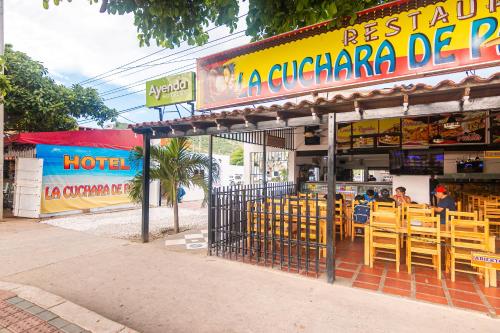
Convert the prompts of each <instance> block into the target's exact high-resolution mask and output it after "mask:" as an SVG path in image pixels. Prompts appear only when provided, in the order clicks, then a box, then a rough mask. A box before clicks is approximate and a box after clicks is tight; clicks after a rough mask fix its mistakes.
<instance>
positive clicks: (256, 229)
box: [208, 183, 327, 276]
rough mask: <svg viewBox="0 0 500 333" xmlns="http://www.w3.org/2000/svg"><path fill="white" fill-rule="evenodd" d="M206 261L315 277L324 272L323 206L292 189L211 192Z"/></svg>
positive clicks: (283, 185) (317, 199)
mask: <svg viewBox="0 0 500 333" xmlns="http://www.w3.org/2000/svg"><path fill="white" fill-rule="evenodd" d="M211 199H212V200H211V202H212V204H211V209H210V213H211V214H212V216H211V218H210V219H209V221H210V223H209V232H210V233H211V237H209V239H211V244H208V246H209V253H210V254H211V255H217V256H223V257H226V258H229V259H233V260H240V261H245V262H252V263H257V264H263V265H266V266H267V265H269V266H272V267H279V268H281V269H285V270H289V271H294V272H299V273H305V274H309V273H312V274H315V275H316V276H318V275H319V274H320V273H321V272H322V271H324V269H325V257H326V223H327V207H326V200H325V199H324V198H322V197H319V196H318V195H314V196H313V195H309V196H306V195H301V194H298V193H297V189H296V185H295V184H293V183H269V184H268V185H267V186H263V185H244V186H231V187H221V188H215V189H214V190H213V193H212V198H211Z"/></svg>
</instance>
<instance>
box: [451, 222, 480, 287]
mask: <svg viewBox="0 0 500 333" xmlns="http://www.w3.org/2000/svg"><path fill="white" fill-rule="evenodd" d="M471 226H473V227H474V228H473V229H474V230H472V231H471V229H470V227H471ZM472 252H489V223H488V221H487V220H484V221H463V220H456V219H454V218H453V217H452V218H451V247H450V248H449V249H448V251H447V253H446V272H447V273H448V272H451V281H453V282H455V274H456V272H462V273H468V274H475V275H479V276H484V277H485V285H486V286H488V285H489V274H484V272H479V271H476V270H474V269H473V268H472V267H471V269H468V270H465V269H462V268H460V269H459V268H457V264H459V265H460V266H469V267H470V263H471V257H472Z"/></svg>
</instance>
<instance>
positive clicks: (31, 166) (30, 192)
mask: <svg viewBox="0 0 500 333" xmlns="http://www.w3.org/2000/svg"><path fill="white" fill-rule="evenodd" d="M42 170H43V160H42V159H37V158H22V157H18V158H16V171H15V178H14V179H15V181H14V200H13V208H12V213H13V215H14V216H19V217H30V218H38V217H40V203H41V195H42Z"/></svg>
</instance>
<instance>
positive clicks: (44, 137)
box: [5, 130, 142, 150]
mask: <svg viewBox="0 0 500 333" xmlns="http://www.w3.org/2000/svg"><path fill="white" fill-rule="evenodd" d="M12 143H18V144H32V145H37V144H45V145H58V146H84V147H97V148H111V149H124V150H130V149H132V148H133V147H135V146H142V137H141V136H139V135H135V134H134V133H133V132H132V131H129V130H89V131H61V132H33V133H20V134H15V135H12V136H10V137H8V138H5V145H9V144H12Z"/></svg>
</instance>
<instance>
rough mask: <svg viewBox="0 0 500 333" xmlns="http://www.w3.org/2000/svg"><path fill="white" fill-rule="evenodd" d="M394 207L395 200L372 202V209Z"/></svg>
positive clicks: (376, 210) (377, 210) (391, 208)
mask: <svg viewBox="0 0 500 333" xmlns="http://www.w3.org/2000/svg"><path fill="white" fill-rule="evenodd" d="M395 208H396V202H395V201H393V202H377V201H375V202H374V203H373V211H375V212H379V211H382V210H393V209H395Z"/></svg>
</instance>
